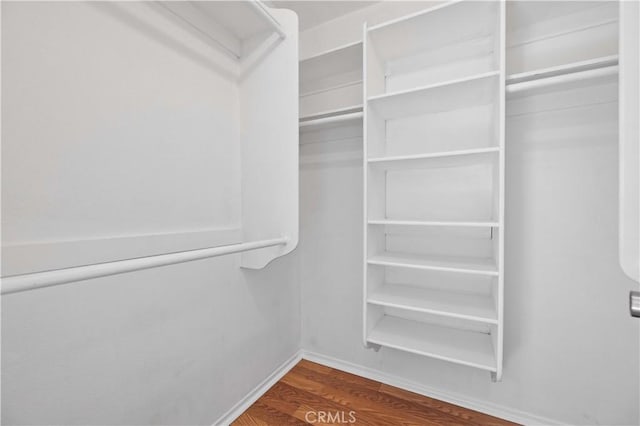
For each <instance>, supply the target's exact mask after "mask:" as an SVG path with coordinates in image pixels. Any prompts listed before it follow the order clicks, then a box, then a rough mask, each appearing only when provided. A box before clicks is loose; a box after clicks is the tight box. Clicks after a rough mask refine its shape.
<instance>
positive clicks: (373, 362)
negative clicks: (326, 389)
mask: <svg viewBox="0 0 640 426" xmlns="http://www.w3.org/2000/svg"><path fill="white" fill-rule="evenodd" d="M383 8H384V9H385V10H386V11H387V13H386V17H387V19H390V18H392V17H393V16H394V13H391V12H390V9H393V5H390V4H389V3H383V4H381V5H377V6H373V7H371V8H369V9H368V10H367V9H365V10H363V11H361V12H356V13H353V14H350V15H349V16H346V17H343V18H341V19H339V20H336V21H333V22H330V23H328V24H325V25H323V26H320V27H316V28H313V29H310V30H308V31H307V32H306V33H303V34H302V35H301V57H305V56H309V55H310V54H311V53H312V52H318V51H321V50H324V49H325V48H327V47H330V46H327V45H326V42H325V41H323V40H327V39H328V40H331V42H332V43H333V44H334V46H339V45H341V44H344V43H346V42H348V41H353V37H356V34H359V33H358V32H355V31H354V30H353V29H352V28H351V27H353V26H356V27H360V28H361V23H362V21H363V20H364V19H365V18H366V16H367V15H370V16H374V17H376V18H375V21H376V22H378V21H379V17H380V16H381V13H380V11H381V10H382V9H383ZM400 14H402V13H400ZM358 21H359V22H358ZM345 26H349V28H345ZM604 90H605V92H606V93H607V96H609V98H607V99H608V101H607V102H605V103H603V104H601V105H595V106H589V107H584V108H575V109H569V110H567V111H562V110H558V111H549V112H546V113H545V112H538V113H533V114H527V115H523V116H520V117H519V118H511V119H510V120H509V121H508V135H507V174H506V182H507V188H506V189H507V193H506V200H507V201H506V242H505V248H506V251H505V253H506V254H505V261H506V265H505V273H506V279H505V338H504V340H505V350H504V357H505V361H504V362H505V364H504V374H503V380H502V381H501V382H499V383H492V382H491V380H490V377H489V374H487V373H486V372H482V371H478V370H474V369H472V368H467V367H463V366H459V365H453V364H448V363H445V362H441V361H438V360H432V359H428V358H424V357H421V356H417V355H413V354H409V353H404V352H400V351H395V350H392V349H385V348H382V349H381V350H380V352H378V353H376V352H374V351H373V350H368V349H365V348H364V347H363V346H362V343H361V342H362V336H361V332H362V325H361V321H362V320H361V318H362V314H361V306H362V284H361V283H362V276H361V274H362V268H361V264H362V263H361V262H362V225H361V220H362V213H361V209H362V168H361V163H360V162H359V161H357V160H346V159H347V158H353V157H354V151H355V156H357V155H358V152H357V150H358V148H357V147H356V146H355V145H353V146H350V147H349V149H350V151H351V153H349V154H346V153H344V152H340V149H341V148H340V146H339V144H328V145H326V146H325V147H322V148H320V147H319V144H314V145H313V148H311V147H308V148H304V147H303V149H302V150H301V158H302V159H304V158H308V157H305V156H306V155H309V154H310V149H313V151H314V152H313V154H314V155H317V154H318V151H320V150H323V151H324V152H323V155H324V158H326V159H330V160H331V161H327V162H325V163H323V164H314V165H305V164H303V165H302V166H301V175H300V178H301V180H300V186H301V203H302V205H301V239H300V241H301V242H300V246H299V250H300V253H299V259H300V264H301V266H300V268H301V279H302V290H301V291H302V313H303V317H302V318H303V319H302V321H303V331H302V341H303V348H304V349H305V350H308V351H311V352H315V353H317V354H320V355H323V356H327V357H333V358H336V359H339V360H342V361H345V362H349V363H352V364H355V365H358V366H360V367H364V368H370V369H373V370H375V371H378V372H380V373H382V374H386V375H391V376H396V377H399V378H400V379H404V380H406V381H409V382H413V383H414V384H415V385H416V386H417V387H423V388H429V389H434V390H436V391H437V392H441V393H444V394H449V395H452V396H455V397H457V398H461V399H466V400H468V401H472V402H476V403H478V404H479V405H484V406H494V407H498V409H500V410H503V411H510V412H511V414H514V415H518V411H519V412H522V413H525V415H526V416H530V417H529V418H531V416H537V417H538V418H539V419H543V420H540V422H545V421H558V422H565V423H569V424H607V425H614V424H618V425H630V424H638V422H639V421H640V413H639V405H638V400H639V397H640V395H639V385H640V371H639V365H638V364H639V363H638V359H639V355H640V351H639V342H638V325H639V323H638V321H637V320H634V319H632V318H631V317H630V316H629V314H628V291H629V290H630V289H632V288H633V287H634V286H635V285H634V283H633V282H632V281H631V280H629V279H627V278H626V277H625V276H624V274H623V273H622V271H621V269H620V267H619V265H618V259H617V173H618V170H617V107H616V102H615V93H616V88H615V85H613V86H611V87H607V88H605V89H604ZM611 94H613V98H611V97H610V96H611ZM562 97H563V95H560V99H562ZM531 104H532V105H536V102H533V101H532V102H531ZM508 108H509V107H508ZM359 155H361V152H360V153H359ZM341 158H344V159H345V161H340V159H341ZM544 419H547V420H544Z"/></svg>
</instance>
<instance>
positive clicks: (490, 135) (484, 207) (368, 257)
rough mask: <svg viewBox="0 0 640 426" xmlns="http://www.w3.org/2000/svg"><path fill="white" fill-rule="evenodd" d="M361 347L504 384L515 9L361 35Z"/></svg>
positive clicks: (468, 12) (475, 11)
mask: <svg viewBox="0 0 640 426" xmlns="http://www.w3.org/2000/svg"><path fill="white" fill-rule="evenodd" d="M363 40H364V73H363V75H364V159H363V167H364V182H365V191H364V192H365V200H364V203H365V212H364V238H365V241H364V247H365V256H364V265H363V267H364V306H363V308H364V318H363V323H364V330H363V334H364V343H365V345H367V346H369V347H374V348H379V347H388V348H393V349H396V350H403V351H407V352H412V353H415V354H419V355H424V356H428V357H432V358H437V359H441V360H445V361H450V362H455V363H458V364H463V365H467V366H471V367H476V368H480V369H483V370H488V371H490V372H491V373H492V376H493V377H494V379H496V380H499V379H500V378H501V375H502V333H503V287H504V271H503V264H504V262H503V251H504V250H503V246H504V244H503V238H504V237H503V234H504V233H503V230H504V120H505V118H504V117H505V114H504V108H505V77H506V67H505V59H504V50H505V48H504V45H505V6H504V3H501V2H460V1H456V2H450V3H446V4H444V5H439V6H437V7H434V8H431V9H428V10H425V11H422V12H420V13H417V14H413V15H409V16H406V17H404V18H401V19H397V20H394V21H390V22H387V23H384V24H381V25H377V26H374V27H369V28H368V27H367V26H366V25H365V30H364V37H363Z"/></svg>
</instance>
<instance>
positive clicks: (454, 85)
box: [368, 71, 499, 120]
mask: <svg viewBox="0 0 640 426" xmlns="http://www.w3.org/2000/svg"><path fill="white" fill-rule="evenodd" d="M498 76H499V72H498V71H491V72H487V73H482V74H478V75H474V76H471V77H467V78H461V79H456V80H450V81H446V82H443V83H438V84H433V85H429V86H423V87H419V88H416V89H411V90H405V91H401V92H395V93H389V94H384V95H378V96H373V97H370V98H369V100H368V102H369V106H371V107H372V108H373V109H374V110H375V111H376V112H377V113H378V114H380V118H382V119H385V120H392V119H394V118H399V117H406V116H411V115H420V114H428V113H433V112H441V111H450V110H455V109H459V108H467V107H471V106H474V105H484V104H488V103H491V102H492V101H493V100H494V98H495V94H496V92H497V90H496V88H497V87H498V86H497V84H498Z"/></svg>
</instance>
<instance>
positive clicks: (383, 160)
mask: <svg viewBox="0 0 640 426" xmlns="http://www.w3.org/2000/svg"><path fill="white" fill-rule="evenodd" d="M498 152H500V147H497V146H490V147H486V148H472V149H463V150H457V151H446V152H433V153H428V154H416V155H397V156H392V157H374V158H369V159H368V160H367V162H368V163H369V164H372V165H380V166H390V165H393V164H399V163H414V162H416V161H424V160H437V159H443V158H452V157H466V156H478V155H485V154H492V153H498ZM399 167H402V164H400V165H399Z"/></svg>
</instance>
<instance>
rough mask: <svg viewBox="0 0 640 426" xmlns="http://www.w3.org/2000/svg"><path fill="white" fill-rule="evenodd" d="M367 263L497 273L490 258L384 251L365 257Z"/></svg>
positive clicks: (449, 270)
mask: <svg viewBox="0 0 640 426" xmlns="http://www.w3.org/2000/svg"><path fill="white" fill-rule="evenodd" d="M367 263H369V264H370V265H382V266H398V267H404V268H415V269H425V270H433V271H447V272H459V273H464V274H478V275H493V276H497V275H498V268H497V266H496V264H495V262H494V261H493V260H491V259H482V258H467V257H451V256H418V255H409V254H404V253H392V252H385V253H384V254H380V255H377V256H372V257H370V258H369V259H367Z"/></svg>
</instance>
